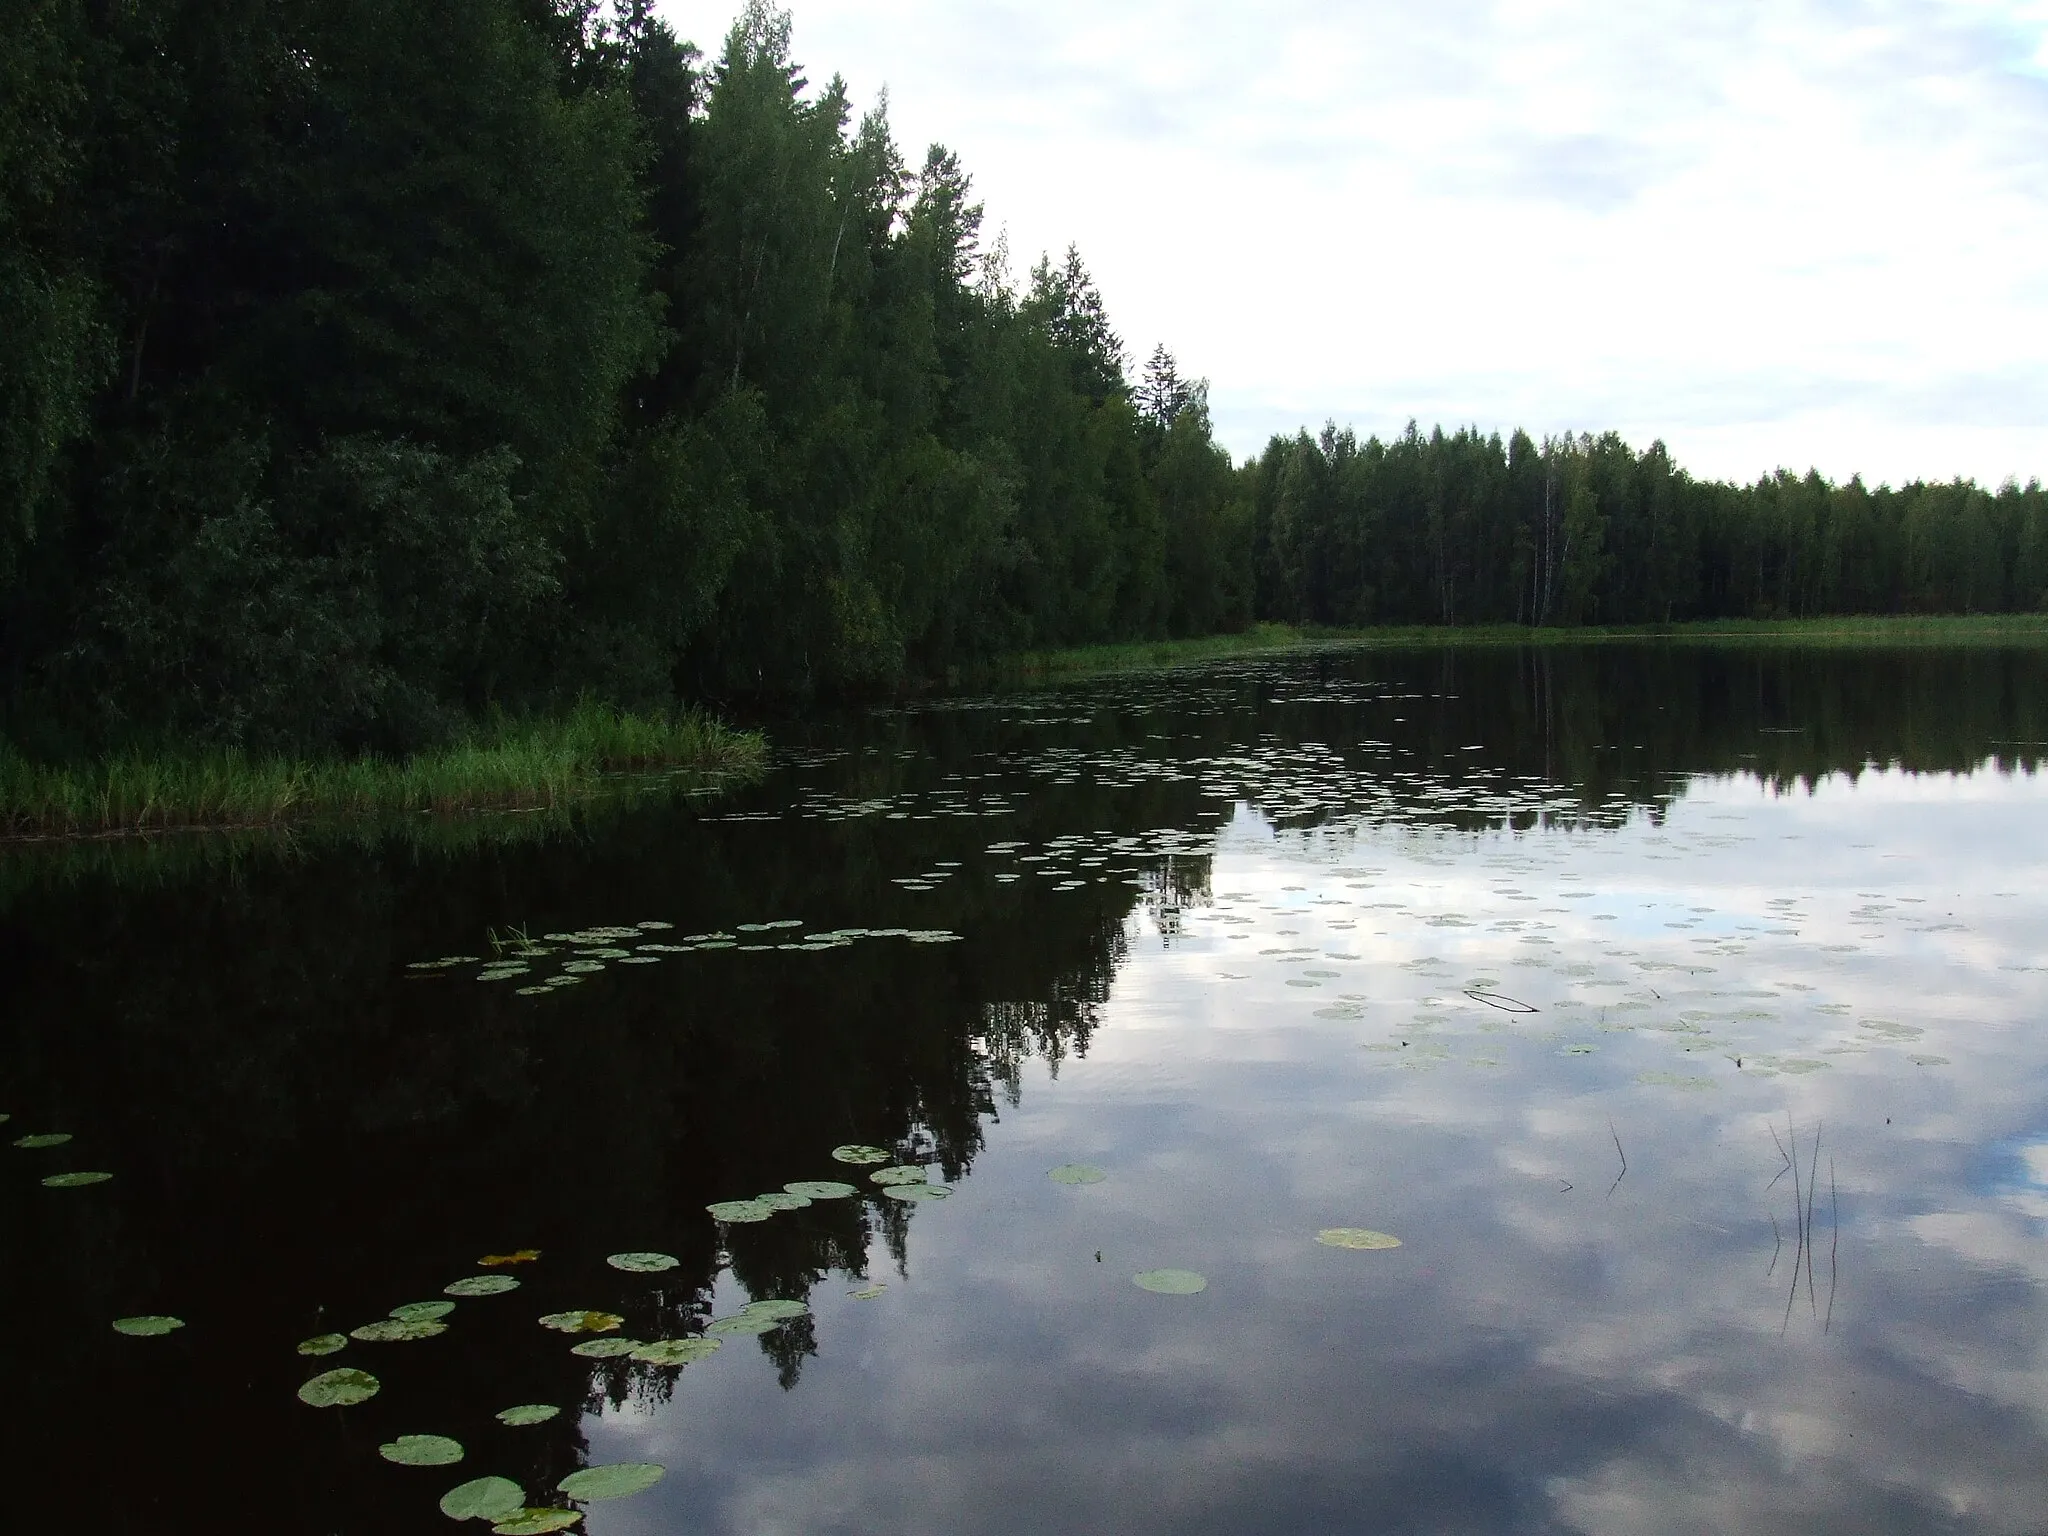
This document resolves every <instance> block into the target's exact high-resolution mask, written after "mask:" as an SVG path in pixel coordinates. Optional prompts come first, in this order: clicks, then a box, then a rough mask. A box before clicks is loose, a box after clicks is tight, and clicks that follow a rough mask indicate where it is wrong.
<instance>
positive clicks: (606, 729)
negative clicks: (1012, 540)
mask: <svg viewBox="0 0 2048 1536" xmlns="http://www.w3.org/2000/svg"><path fill="white" fill-rule="evenodd" d="M765 755H766V746H765V744H764V743H763V741H762V739H761V737H760V736H759V735H757V734H755V733H752V732H747V731H736V730H734V729H732V728H731V727H729V726H727V725H724V724H722V723H720V722H719V721H717V720H714V719H713V718H711V717H710V716H709V715H706V714H704V713H703V712H701V711H699V710H694V709H684V710H679V711H677V712H675V713H673V714H634V713H631V712H628V711H625V710H618V709H613V708H611V707H609V706H607V705H602V704H598V703H595V702H592V701H589V700H586V701H584V702H582V703H580V704H578V705H577V706H576V707H575V709H573V710H571V711H570V712H569V713H568V714H567V715H566V716H564V717H562V718H560V719H534V720H512V719H499V720H495V721H492V722H490V723H489V724H487V725H482V726H478V727H476V728H474V729H473V730H472V731H471V732H470V733H469V734H468V735H467V736H465V737H463V738H462V739H460V740H457V741H454V742H451V743H450V744H449V745H447V746H445V747H441V748H437V749H434V750H432V751H427V752H420V753H416V754H414V755H412V756H410V757H405V758H397V759H394V758H382V757H358V758H337V759H328V760H314V761H306V760H300V759H294V758H286V757H261V756H255V755H252V754H249V753H246V752H241V751H238V750H235V749H233V748H224V747H223V748H209V749H192V748H187V749H173V750H169V751H164V752H144V751H131V752H125V753H118V754H114V755H111V756H108V757H104V758H100V759H98V760H97V761H94V762H90V763H36V762H31V761H29V760H28V759H26V758H23V757H21V756H20V755H19V754H18V753H16V752H14V751H13V750H12V749H10V748H8V747H6V746H5V744H4V743H0V837H6V838H17V839H19V838H65V837H92V836H103V835H108V834H116V833H129V832H162V831H176V830H181V829H187V828H192V829H196V828H233V827H269V826H277V825H280V824H283V823H287V822H294V821H301V820H310V819H317V818H320V817H330V816H340V817H362V816H378V815H387V814H405V813H418V812H430V813H435V814H440V815H450V814H455V813H458V812H462V811H472V810H510V809H524V808H533V807H551V806H559V805H563V804H566V803H569V802H572V801H575V800H578V799H583V798H587V797H589V796H591V795H595V794H598V793H600V792H603V791H606V790H613V789H618V788H621V787H625V786H626V785H628V784H630V783H631V781H630V780H627V779H624V778H622V776H623V775H630V774H640V775H643V776H644V775H648V774H652V773H654V772H657V771H660V772H674V771H688V772H696V773H704V774H736V773H747V772H751V771H753V770H754V769H756V768H758V767H759V766H760V764H761V762H762V760H763V758H764V757H765Z"/></svg>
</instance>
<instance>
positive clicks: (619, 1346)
mask: <svg viewBox="0 0 2048 1536" xmlns="http://www.w3.org/2000/svg"><path fill="white" fill-rule="evenodd" d="M639 1347H640V1341H639V1340H638V1339H590V1340H588V1341H586V1342H585V1343H582V1344H578V1345H576V1346H575V1347H574V1348H572V1349H571V1350H570V1351H569V1353H570V1354H572V1355H581V1356H582V1357H583V1358H584V1359H586V1360H616V1359H618V1358H619V1357H620V1356H621V1355H630V1354H632V1353H633V1351H634V1350H636V1349H638V1348H639Z"/></svg>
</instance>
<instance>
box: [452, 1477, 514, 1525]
mask: <svg viewBox="0 0 2048 1536" xmlns="http://www.w3.org/2000/svg"><path fill="white" fill-rule="evenodd" d="M525 1507H526V1490H525V1489H524V1488H522V1487H520V1486H519V1485H518V1484H517V1483H515V1482H513V1481H512V1479H511V1478H509V1477H479V1478H476V1479H473V1480H472V1481H470V1482H467V1483H461V1484H458V1485H457V1486H456V1487H453V1488H450V1489H449V1490H448V1491H447V1492H446V1493H444V1494H442V1495H441V1513H442V1514H444V1515H446V1516H447V1517H448V1518H449V1519H450V1520H509V1519H510V1518H511V1517H512V1516H514V1515H516V1514H518V1513H519V1511H520V1510H522V1509H524V1508H525Z"/></svg>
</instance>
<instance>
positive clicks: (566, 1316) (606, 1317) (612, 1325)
mask: <svg viewBox="0 0 2048 1536" xmlns="http://www.w3.org/2000/svg"><path fill="white" fill-rule="evenodd" d="M623 1322H625V1319H624V1318H623V1317H621V1316H619V1314H618V1313H616V1312H550V1313H549V1314H548V1315H547V1316H546V1317H544V1318H542V1319H541V1320H540V1325H541V1327H543V1328H552V1329H554V1330H555V1331H556V1332H557V1333H610V1332H612V1331H613V1330H614V1329H616V1328H617V1327H618V1326H619V1325H620V1324H621V1323H623Z"/></svg>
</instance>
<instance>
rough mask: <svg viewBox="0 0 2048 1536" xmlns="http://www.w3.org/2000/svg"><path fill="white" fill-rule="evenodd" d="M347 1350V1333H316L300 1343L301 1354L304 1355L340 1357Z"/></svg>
mask: <svg viewBox="0 0 2048 1536" xmlns="http://www.w3.org/2000/svg"><path fill="white" fill-rule="evenodd" d="M347 1348H348V1335H347V1334H345V1333H316V1334H314V1335H313V1337H312V1338H310V1339H301V1340H300V1341H299V1353H300V1354H302V1355H338V1354H340V1353H341V1352H342V1351H343V1350H344V1349H347Z"/></svg>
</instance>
